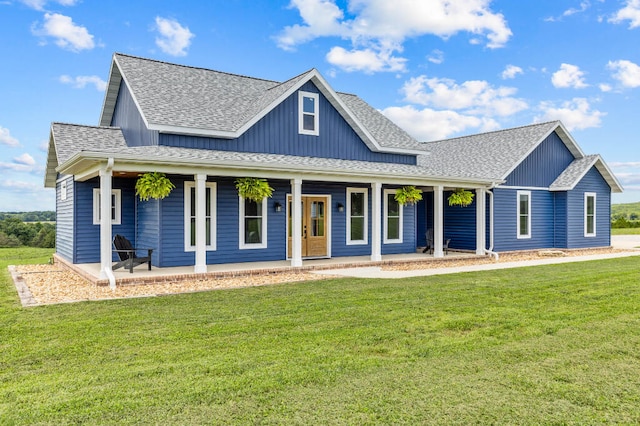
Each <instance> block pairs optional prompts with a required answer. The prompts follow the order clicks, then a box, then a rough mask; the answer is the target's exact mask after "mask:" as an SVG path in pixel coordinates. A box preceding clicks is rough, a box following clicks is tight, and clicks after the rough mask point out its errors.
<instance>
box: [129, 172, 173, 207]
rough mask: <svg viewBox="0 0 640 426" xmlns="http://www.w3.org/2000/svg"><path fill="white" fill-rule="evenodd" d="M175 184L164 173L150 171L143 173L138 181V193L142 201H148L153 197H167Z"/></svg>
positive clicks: (159, 198)
mask: <svg viewBox="0 0 640 426" xmlns="http://www.w3.org/2000/svg"><path fill="white" fill-rule="evenodd" d="M174 188H175V185H174V184H173V183H171V181H170V180H169V178H167V176H165V174H164V173H159V172H150V173H145V174H143V175H141V176H140V177H139V178H138V181H137V182H136V195H137V196H139V197H140V200H142V201H148V200H150V199H151V198H153V199H154V200H161V199H163V198H165V197H167V196H168V195H169V194H170V193H171V191H172V190H173V189H174Z"/></svg>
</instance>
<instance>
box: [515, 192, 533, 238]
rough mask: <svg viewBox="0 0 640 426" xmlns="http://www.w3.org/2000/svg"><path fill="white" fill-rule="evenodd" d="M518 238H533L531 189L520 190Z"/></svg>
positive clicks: (518, 194) (518, 195)
mask: <svg viewBox="0 0 640 426" xmlns="http://www.w3.org/2000/svg"><path fill="white" fill-rule="evenodd" d="M517 197H518V238H531V191H518V192H517Z"/></svg>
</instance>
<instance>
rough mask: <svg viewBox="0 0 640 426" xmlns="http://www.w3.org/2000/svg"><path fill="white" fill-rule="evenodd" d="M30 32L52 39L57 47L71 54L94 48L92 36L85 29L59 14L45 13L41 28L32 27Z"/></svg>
mask: <svg viewBox="0 0 640 426" xmlns="http://www.w3.org/2000/svg"><path fill="white" fill-rule="evenodd" d="M31 31H32V32H33V34H34V35H37V36H44V37H53V38H54V39H55V44H56V45H57V46H58V47H61V48H63V49H67V50H70V51H72V52H79V51H81V50H85V49H86V50H89V49H93V48H94V47H95V43H94V42H93V36H92V35H91V34H89V31H87V29H86V28H85V27H82V26H80V25H76V24H75V23H74V22H73V20H72V19H71V18H70V17H68V16H65V15H61V14H59V13H45V14H44V24H43V25H42V27H41V28H38V27H37V26H34V27H33V28H32V30H31Z"/></svg>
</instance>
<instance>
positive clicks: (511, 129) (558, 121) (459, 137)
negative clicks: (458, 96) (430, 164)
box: [422, 120, 560, 143]
mask: <svg viewBox="0 0 640 426" xmlns="http://www.w3.org/2000/svg"><path fill="white" fill-rule="evenodd" d="M549 124H558V125H559V124H560V120H552V121H544V122H542V123H531V124H524V125H522V126H517V127H509V128H507V129H498V130H491V131H488V132H481V133H474V134H471V135H465V136H456V137H455V138H446V139H438V140H435V141H424V142H422V143H438V142H447V141H453V140H456V139H464V138H472V137H477V136H481V135H491V134H495V133H502V132H511V131H514V130H519V129H524V128H527V127H536V126H544V125H549Z"/></svg>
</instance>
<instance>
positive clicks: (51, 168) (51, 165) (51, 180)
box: [44, 124, 58, 188]
mask: <svg viewBox="0 0 640 426" xmlns="http://www.w3.org/2000/svg"><path fill="white" fill-rule="evenodd" d="M57 168H58V151H57V149H56V144H55V141H54V135H53V124H52V125H51V130H50V131H49V147H48V148H47V164H46V166H45V172H44V187H45V188H55V186H56V179H57V171H56V169H57Z"/></svg>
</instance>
